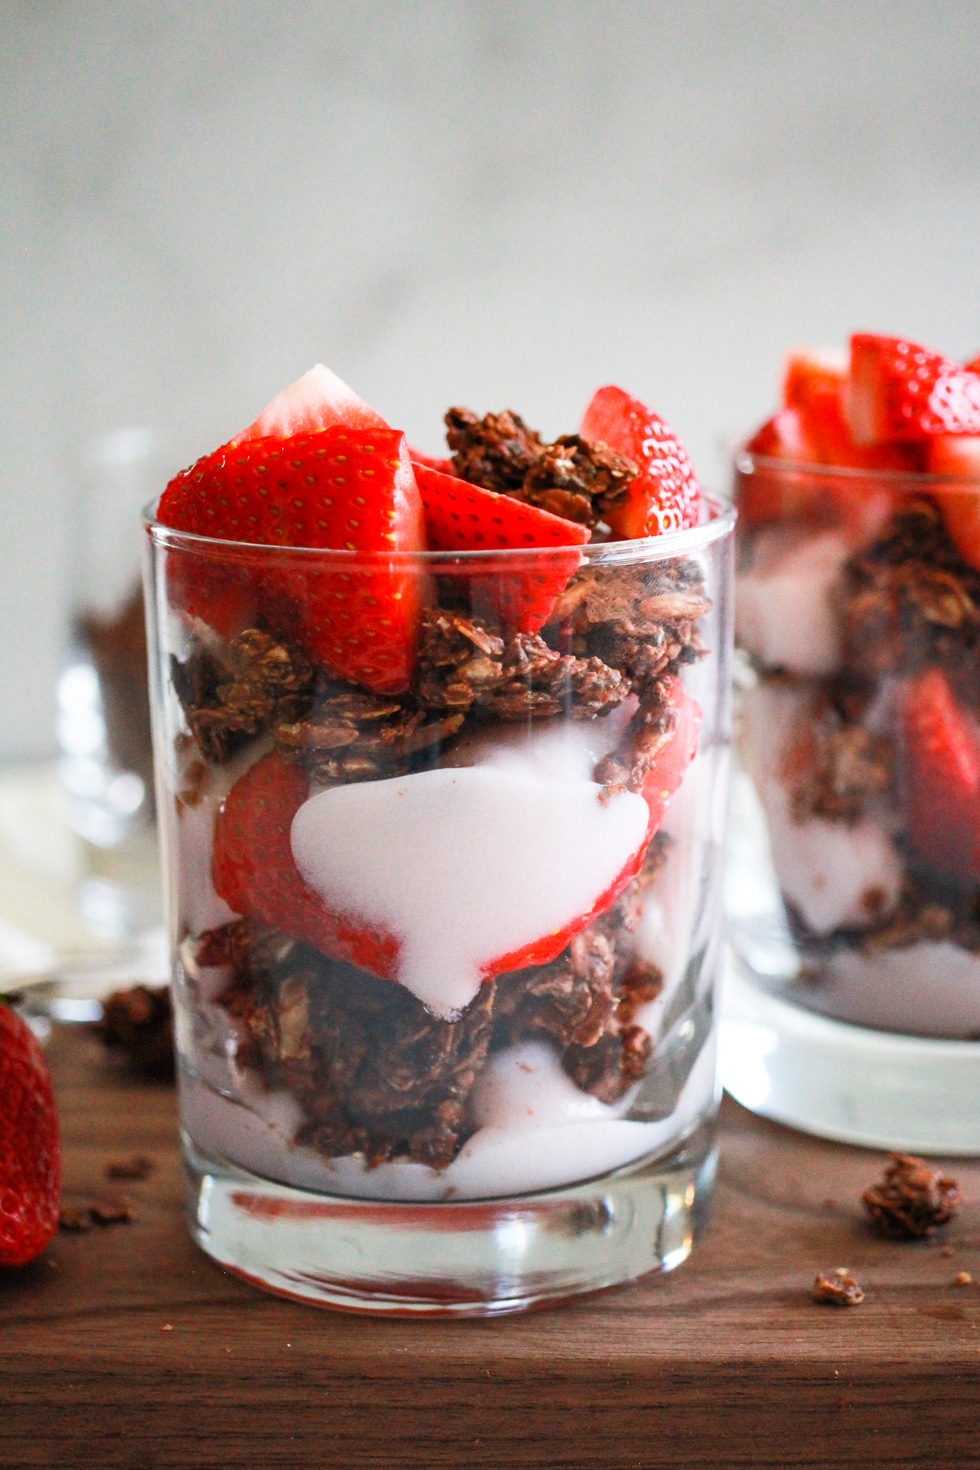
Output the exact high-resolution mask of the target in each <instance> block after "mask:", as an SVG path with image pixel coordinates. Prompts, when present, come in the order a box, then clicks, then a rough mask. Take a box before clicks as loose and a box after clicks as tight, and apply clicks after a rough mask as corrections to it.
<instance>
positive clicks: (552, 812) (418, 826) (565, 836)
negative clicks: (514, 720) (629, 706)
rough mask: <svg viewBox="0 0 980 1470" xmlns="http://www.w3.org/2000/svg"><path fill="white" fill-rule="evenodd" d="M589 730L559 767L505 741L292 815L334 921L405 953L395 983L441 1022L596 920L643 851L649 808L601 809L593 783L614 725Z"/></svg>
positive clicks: (569, 741)
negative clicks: (549, 945) (491, 980)
mask: <svg viewBox="0 0 980 1470" xmlns="http://www.w3.org/2000/svg"><path fill="white" fill-rule="evenodd" d="M591 723H592V724H594V726H595V727H596V728H595V729H591V728H590V731H589V735H588V736H587V735H582V736H581V737H575V735H574V733H573V732H569V733H567V734H565V735H564V736H562V734H561V733H560V732H556V733H555V734H554V736H553V739H554V741H555V751H554V752H553V758H552V759H551V760H549V759H548V758H547V753H546V749H545V743H544V742H543V741H535V740H533V739H531V738H530V737H528V739H527V741H525V742H524V745H523V747H522V745H521V744H520V743H519V742H514V743H513V744H510V745H508V746H507V747H506V749H505V748H504V747H502V746H501V745H500V744H499V742H498V743H497V745H496V747H488V752H489V753H488V755H487V757H486V758H485V759H484V761H483V763H481V764H479V765H473V766H468V767H465V766H464V767H456V768H453V767H447V768H443V769H440V770H433V771H422V772H419V773H417V774H415V775H411V776H403V777H399V778H397V779H393V780H388V781H369V782H363V783H358V784H355V785H350V786H338V787H334V788H331V789H330V790H327V791H321V792H320V793H319V794H318V795H316V796H312V797H311V798H310V799H309V800H308V801H307V802H305V803H304V804H303V806H301V807H300V809H299V811H298V812H297V813H296V816H295V818H294V819H293V826H292V834H291V840H292V849H293V857H294V860H295V862H296V866H297V868H298V869H299V871H300V873H301V874H302V876H303V878H304V879H305V880H306V882H307V883H308V884H309V885H310V887H311V888H313V889H314V890H315V891H316V892H317V893H318V894H319V895H320V897H321V898H322V899H323V901H324V903H325V904H326V905H327V906H328V908H330V909H331V910H333V912H335V913H338V914H343V915H344V916H345V917H348V918H350V919H351V920H353V921H354V922H358V923H363V924H365V925H368V926H370V927H371V928H374V929H378V930H380V931H382V932H384V933H387V934H391V935H394V936H395V937H396V938H397V939H398V940H399V941H400V944H401V949H400V952H399V959H398V975H397V978H398V980H399V981H400V982H401V984H403V985H404V986H405V987H406V988H407V989H408V990H410V991H411V992H412V994H413V995H415V996H416V997H417V998H418V999H419V1000H420V1001H421V1002H422V1003H423V1005H425V1006H427V1007H428V1008H429V1010H430V1011H432V1012H434V1013H435V1014H436V1015H438V1016H443V1017H451V1016H454V1015H457V1014H458V1013H459V1012H460V1011H461V1010H462V1009H463V1008H464V1007H465V1006H466V1005H468V1004H469V1002H470V1001H471V1000H472V999H473V997H474V996H475V995H476V993H477V991H478V990H479V988H480V983H481V980H482V978H483V976H484V975H485V974H487V973H489V968H490V967H491V966H493V965H494V962H496V961H498V960H500V959H501V958H502V957H503V956H505V955H508V954H511V953H513V952H514V951H516V950H519V949H522V948H523V947H525V946H527V945H529V944H531V943H533V942H534V941H536V940H541V939H543V938H545V937H547V936H549V935H554V934H558V933H559V932H560V931H561V930H563V929H565V928H567V926H568V925H569V924H571V923H573V922H574V921H575V920H576V919H578V918H580V917H581V916H582V915H584V914H587V913H588V912H589V911H590V910H591V909H592V908H593V906H594V905H595V903H596V901H597V900H598V899H599V898H601V897H602V895H603V894H604V893H605V892H606V891H607V890H608V889H609V888H610V887H611V886H612V884H613V883H614V882H615V881H616V879H617V878H618V877H619V876H620V874H621V873H622V871H623V869H624V868H625V867H626V865H627V863H628V862H629V861H630V860H631V859H632V858H633V857H634V856H635V855H636V853H637V852H638V851H639V850H640V848H641V847H642V845H643V842H644V840H645V837H646V829H647V823H648V820H649V811H648V808H647V804H646V802H645V801H644V800H643V798H642V796H638V795H636V794H635V793H632V792H621V793H619V794H618V795H616V796H613V797H612V798H610V799H609V800H608V801H605V802H603V801H601V800H600V795H601V788H600V787H599V786H598V785H597V784H596V783H595V782H594V781H592V780H591V779H590V777H591V770H592V766H593V765H594V757H593V756H591V755H590V754H589V751H588V749H587V741H588V739H589V738H590V736H591V737H592V738H594V737H595V735H596V734H597V733H598V727H599V726H600V724H601V725H604V723H605V722H598V721H597V722H591ZM611 733H612V732H611V731H610V732H606V731H605V730H604V729H603V731H602V733H601V735H600V738H602V736H603V735H607V734H611ZM576 739H577V743H576Z"/></svg>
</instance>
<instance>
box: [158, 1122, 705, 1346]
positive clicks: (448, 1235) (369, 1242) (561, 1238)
mask: <svg viewBox="0 0 980 1470" xmlns="http://www.w3.org/2000/svg"><path fill="white" fill-rule="evenodd" d="M713 1132H714V1118H713V1115H712V1116H710V1117H705V1118H702V1119H701V1120H700V1121H699V1122H698V1124H697V1126H696V1127H695V1128H694V1129H693V1130H692V1131H691V1132H689V1133H688V1135H687V1136H686V1138H685V1139H684V1140H683V1142H682V1143H681V1144H680V1145H679V1146H678V1147H677V1148H675V1149H674V1150H673V1151H672V1152H671V1153H669V1154H667V1155H664V1154H663V1153H661V1154H660V1155H659V1156H658V1157H656V1158H648V1159H645V1160H643V1159H641V1160H639V1161H638V1162H636V1163H634V1164H630V1165H628V1166H627V1167H625V1168H621V1169H617V1170H614V1171H612V1172H611V1173H608V1174H605V1175H603V1176H602V1177H601V1178H598V1179H591V1180H588V1181H586V1182H584V1183H579V1184H575V1185H570V1186H567V1187H565V1188H561V1189H551V1190H545V1191H542V1192H540V1193H537V1194H532V1195H527V1196H525V1197H523V1198H508V1199H496V1200H493V1199H491V1200H477V1201H473V1202H470V1203H459V1204H453V1203H441V1202H440V1203H438V1204H419V1205H416V1204H401V1203H387V1202H379V1201H376V1200H364V1199H351V1198H344V1197H341V1196H337V1195H326V1194H321V1193H316V1192H314V1191H312V1190H304V1189H295V1188H291V1187H290V1186H288V1185H284V1184H276V1183H273V1182H272V1181H270V1180H268V1179H263V1178H260V1177H259V1176H258V1175H256V1174H252V1173H250V1172H248V1171H247V1170H244V1169H240V1168H238V1167H237V1166H235V1165H233V1164H230V1163H228V1162H226V1161H224V1160H222V1159H219V1158H214V1157H209V1156H208V1155H207V1154H205V1153H204V1152H202V1151H201V1150H200V1149H199V1148H198V1147H197V1145H196V1144H195V1143H194V1141H193V1140H192V1139H191V1138H190V1137H189V1136H188V1135H187V1134H186V1132H185V1134H184V1158H185V1167H186V1178H187V1200H188V1216H189V1224H190V1231H191V1234H192V1236H193V1237H194V1239H195V1240H196V1241H197V1243H198V1245H199V1246H200V1247H201V1248H202V1250H204V1251H206V1252H207V1254H208V1255H210V1256H211V1257H213V1259H214V1260H216V1261H218V1262H219V1263H220V1264H221V1265H222V1266H224V1267H225V1268H226V1270H229V1271H232V1272H233V1273H234V1274H235V1275H237V1276H241V1277H242V1278H243V1279H244V1280H246V1281H248V1282H250V1283H251V1284H252V1285H254V1286H258V1287H262V1288H264V1289H265V1290H267V1291H271V1292H275V1293H276V1294H278V1295H280V1296H285V1297H290V1298H292V1299H294V1300H297V1301H306V1302H310V1303H312V1304H314V1305H317V1306H322V1307H335V1308H342V1309H347V1310H352V1311H363V1312H371V1313H375V1314H380V1315H387V1316H411V1315H420V1316H426V1315H427V1316H444V1317H446V1316H448V1317H489V1316H497V1315H499V1314H502V1313H506V1312H520V1311H524V1310H526V1309H527V1308H529V1307H535V1306H543V1305H547V1304H549V1303H557V1302H560V1301H562V1300H564V1299H566V1298H568V1297H573V1296H578V1295H580V1294H581V1293H583V1292H590V1291H598V1290H600V1289H602V1288H603V1287H608V1286H616V1285H619V1284H621V1283H623V1282H627V1281H632V1280H634V1279H635V1278H636V1277H639V1276H644V1275H646V1274H647V1273H648V1272H651V1271H669V1270H672V1269H673V1268H674V1267H675V1266H679V1265H680V1264H681V1262H682V1261H684V1260H686V1259H687V1257H688V1255H689V1254H690V1251H691V1247H692V1244H693V1242H694V1238H695V1236H696V1234H697V1232H698V1230H699V1228H700V1226H701V1225H702V1223H703V1221H704V1217H705V1213H706V1210H707V1205H708V1201H709V1197H710V1194H711V1188H712V1184H713V1182H714V1175H715V1167H716V1157H717V1155H716V1150H715V1147H714V1143H713Z"/></svg>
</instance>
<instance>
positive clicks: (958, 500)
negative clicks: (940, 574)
mask: <svg viewBox="0 0 980 1470" xmlns="http://www.w3.org/2000/svg"><path fill="white" fill-rule="evenodd" d="M929 470H930V473H931V474H934V475H946V476H949V477H950V478H956V479H962V480H967V481H971V480H972V481H973V482H974V483H973V484H972V485H964V486H963V487H962V489H961V488H960V487H959V486H955V485H943V486H936V487H935V488H934V490H933V494H934V495H935V498H936V500H937V501H938V502H939V509H940V511H941V512H942V517H943V520H944V521H945V523H946V529H947V531H948V532H949V534H950V536H952V538H953V540H954V541H955V543H956V548H957V550H958V551H959V553H960V555H961V556H962V557H963V558H964V560H965V561H968V562H969V563H970V565H971V567H976V569H977V570H978V571H980V436H971V435H969V434H963V435H959V434H938V435H937V436H936V437H935V438H934V439H930V441H929Z"/></svg>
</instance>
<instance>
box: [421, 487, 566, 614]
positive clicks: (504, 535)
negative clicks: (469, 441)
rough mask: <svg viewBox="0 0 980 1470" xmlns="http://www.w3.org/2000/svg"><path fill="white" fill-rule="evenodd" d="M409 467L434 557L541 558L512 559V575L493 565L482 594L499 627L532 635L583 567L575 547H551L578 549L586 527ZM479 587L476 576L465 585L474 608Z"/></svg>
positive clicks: (505, 497) (478, 488)
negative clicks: (503, 552)
mask: <svg viewBox="0 0 980 1470" xmlns="http://www.w3.org/2000/svg"><path fill="white" fill-rule="evenodd" d="M414 469H415V478H416V480H417V481H418V484H419V489H420V491H421V493H422V504H423V505H424V507H425V528H426V533H427V535H428V540H429V546H430V547H431V548H432V549H433V550H434V551H496V550H497V549H498V548H505V549H508V550H512V549H515V550H523V551H528V552H530V551H531V550H532V548H533V549H535V550H537V549H538V548H540V549H541V554H540V556H534V555H529V556H528V557H521V558H519V561H520V565H519V566H518V567H517V568H516V569H515V571H514V573H513V575H512V576H508V575H505V574H504V573H503V572H502V571H501V567H500V565H499V564H495V566H494V568H493V575H492V577H488V578H484V579H483V580H484V581H485V583H486V588H485V589H484V590H485V591H487V592H490V591H492V592H493V595H494V600H495V602H496V603H497V607H496V609H494V610H495V611H497V612H498V613H499V616H500V619H501V621H502V622H503V624H504V626H505V627H506V628H507V629H509V630H511V631H514V632H518V633H536V632H537V630H538V629H539V628H540V627H541V626H542V624H543V623H545V622H547V619H548V616H549V614H550V612H551V609H552V608H553V607H554V605H555V600H556V598H557V597H558V595H559V594H560V593H561V592H563V591H564V589H565V587H566V586H567V585H568V581H569V579H570V578H571V576H572V575H573V573H574V572H576V571H577V570H578V568H579V566H580V565H581V562H582V557H581V553H580V552H578V551H576V550H574V549H572V550H564V549H563V550H560V551H555V550H553V549H552V548H556V547H561V548H566V547H570V548H574V547H577V546H584V544H585V543H586V542H587V541H588V540H589V537H590V536H591V534H592V533H591V532H590V531H589V529H588V527H587V526H581V525H578V524H577V523H576V522H574V521H566V520H565V519H564V518H563V517H562V516H556V515H552V514H551V512H550V511H546V510H541V509H539V508H538V507H537V506H535V505H524V504H523V503H522V502H521V501H519V500H514V499H512V498H511V497H510V496H509V495H497V494H496V493H495V492H494V491H493V490H483V489H481V487H480V486H479V485H470V484H469V483H468V482H467V481H466V480H460V479H457V478H456V477H455V476H453V475H444V474H441V473H440V472H439V471H438V470H434V469H430V468H429V467H428V466H426V465H423V464H418V463H417V464H415V465H414ZM479 583H480V578H479V575H478V574H476V575H474V577H473V579H472V581H471V595H472V596H473V597H474V601H475V602H479V600H480V591H481V588H480V585H479Z"/></svg>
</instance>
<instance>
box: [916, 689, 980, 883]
mask: <svg viewBox="0 0 980 1470" xmlns="http://www.w3.org/2000/svg"><path fill="white" fill-rule="evenodd" d="M902 725H903V731H902V733H903V737H904V748H905V771H904V777H905V780H904V807H905V835H906V839H907V841H908V843H909V846H910V847H911V848H912V849H913V851H914V852H916V853H918V855H919V856H920V857H921V858H923V859H924V860H925V861H926V862H927V863H929V864H930V866H931V867H933V868H935V869H936V870H937V871H938V872H940V873H944V874H947V875H948V876H949V877H952V878H958V879H959V880H960V881H961V882H976V881H978V880H980V730H978V728H977V726H976V723H975V722H974V721H973V720H972V719H971V718H970V716H969V715H968V714H967V713H966V711H965V710H963V708H962V707H961V706H960V705H959V704H958V703H957V700H956V698H955V696H954V694H953V691H952V689H951V688H950V686H949V682H948V680H947V679H946V676H945V675H944V674H943V673H941V672H940V670H939V669H937V668H931V669H929V670H927V672H926V673H924V674H922V675H921V676H920V677H919V678H918V679H916V680H914V681H913V682H912V683H911V684H910V685H909V688H908V691H907V693H906V696H905V701H904V706H903V710H902Z"/></svg>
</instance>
